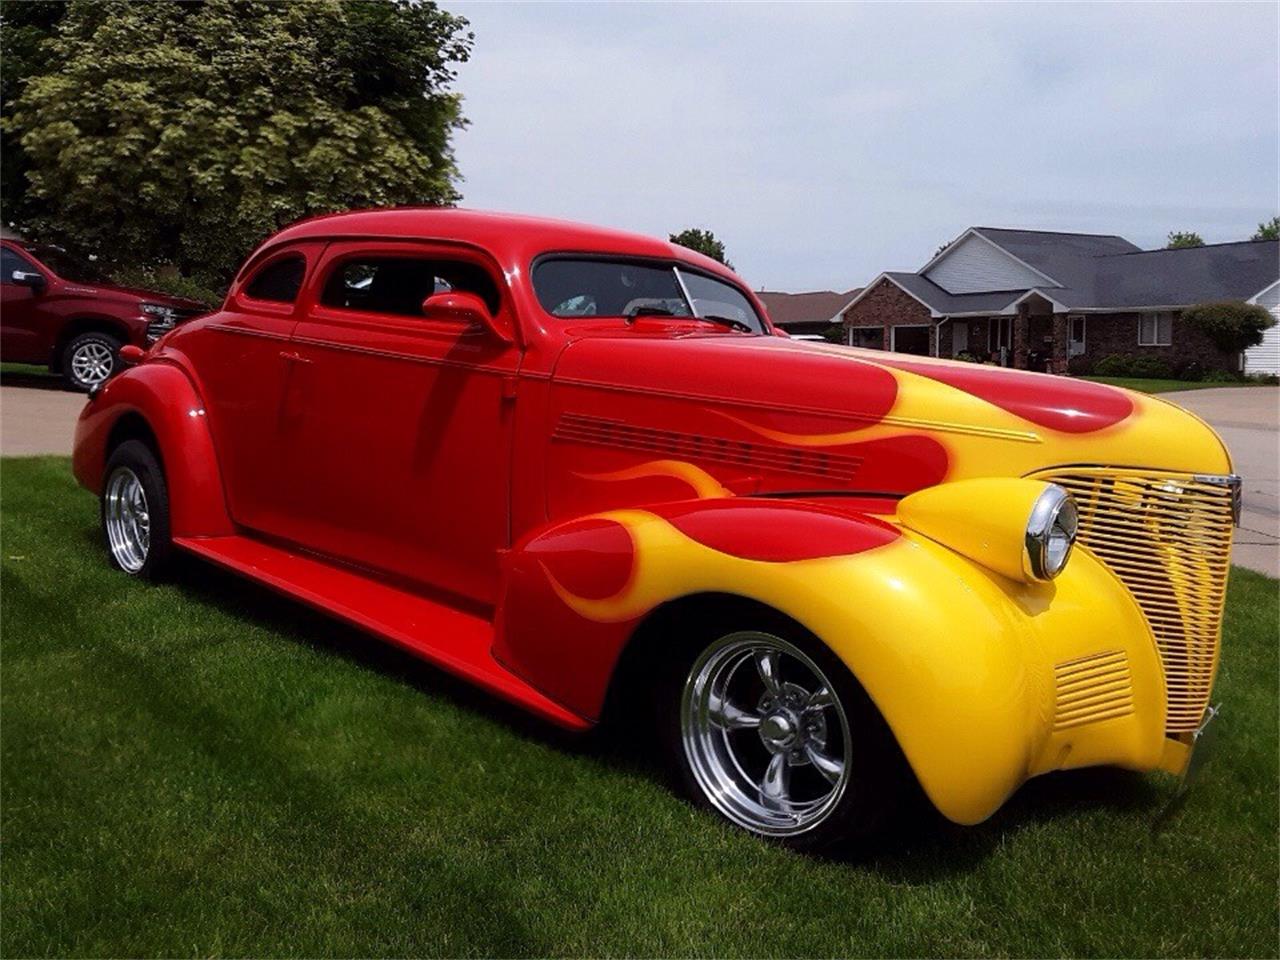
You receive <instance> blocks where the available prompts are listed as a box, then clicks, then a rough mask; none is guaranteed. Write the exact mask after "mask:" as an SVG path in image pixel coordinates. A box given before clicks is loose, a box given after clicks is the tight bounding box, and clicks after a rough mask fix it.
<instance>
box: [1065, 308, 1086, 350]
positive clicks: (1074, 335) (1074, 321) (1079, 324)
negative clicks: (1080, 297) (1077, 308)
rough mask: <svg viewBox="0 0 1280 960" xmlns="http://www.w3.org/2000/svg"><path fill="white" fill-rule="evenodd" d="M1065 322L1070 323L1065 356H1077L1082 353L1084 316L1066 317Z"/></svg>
mask: <svg viewBox="0 0 1280 960" xmlns="http://www.w3.org/2000/svg"><path fill="white" fill-rule="evenodd" d="M1067 323H1069V324H1070V330H1069V332H1068V343H1067V356H1068V357H1078V356H1080V355H1082V354H1083V353H1084V344H1085V340H1084V317H1082V316H1079V315H1078V314H1077V315H1076V316H1072V317H1068V318H1067Z"/></svg>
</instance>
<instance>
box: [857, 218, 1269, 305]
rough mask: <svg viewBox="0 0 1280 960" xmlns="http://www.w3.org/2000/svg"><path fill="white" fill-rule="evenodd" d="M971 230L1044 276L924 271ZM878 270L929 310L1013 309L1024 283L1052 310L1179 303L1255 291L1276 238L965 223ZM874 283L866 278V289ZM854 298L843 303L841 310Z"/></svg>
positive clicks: (1265, 283) (1264, 280)
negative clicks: (998, 283)
mask: <svg viewBox="0 0 1280 960" xmlns="http://www.w3.org/2000/svg"><path fill="white" fill-rule="evenodd" d="M970 235H976V236H979V237H981V238H982V239H984V240H986V241H988V242H990V243H991V244H993V245H995V246H997V247H999V248H1000V249H1001V250H1003V251H1004V252H1006V253H1007V254H1008V255H1009V256H1011V257H1013V258H1015V259H1016V260H1017V261H1018V262H1019V263H1022V264H1025V265H1027V266H1029V267H1031V268H1032V269H1033V270H1035V271H1036V272H1037V273H1040V274H1042V275H1044V276H1045V277H1046V278H1047V279H1049V280H1050V281H1051V282H1050V283H1047V284H1044V285H1040V286H1033V287H1025V288H1023V289H1020V290H1003V291H984V292H979V293H963V294H954V293H949V292H948V291H946V290H944V289H943V288H942V287H940V286H938V284H936V283H934V282H933V281H931V280H930V279H929V278H928V277H927V276H925V275H924V274H925V273H926V271H928V270H929V269H930V268H931V267H933V266H934V265H935V264H937V263H938V262H939V261H940V260H942V259H944V258H945V257H946V256H947V252H948V250H951V249H953V248H955V247H956V246H957V245H958V242H959V241H960V240H963V239H964V238H966V237H968V236H970ZM882 278H888V279H890V280H891V281H892V282H894V283H896V284H897V285H898V286H899V287H901V288H902V289H903V290H904V291H906V292H907V293H908V294H910V295H911V296H912V297H914V298H915V299H917V300H919V301H920V302H921V303H923V304H924V305H925V306H927V307H928V308H929V309H930V311H931V312H932V313H933V315H934V316H935V317H944V316H963V315H966V314H995V313H1000V314H1009V313H1014V312H1016V309H1017V304H1018V303H1019V302H1020V301H1021V300H1023V299H1025V297H1026V296H1027V294H1028V293H1030V292H1031V291H1035V292H1037V293H1039V294H1040V295H1041V296H1043V297H1045V299H1047V300H1050V301H1051V302H1052V304H1053V307H1054V309H1055V310H1080V311H1088V310H1120V309H1142V308H1145V309H1153V308H1157V307H1184V306H1190V305H1192V304H1195V303H1204V302H1207V301H1211V300H1248V299H1250V298H1251V297H1255V296H1257V295H1258V294H1259V293H1260V292H1261V291H1262V290H1264V289H1266V288H1267V287H1269V286H1270V285H1271V284H1273V283H1275V282H1276V281H1277V280H1278V279H1280V241H1276V240H1241V241H1237V242H1233V243H1218V244H1209V245H1206V246H1202V247H1184V248H1178V249H1174V250H1142V249H1140V248H1139V247H1137V246H1136V245H1135V244H1132V243H1130V242H1129V241H1128V240H1126V239H1124V238H1123V237H1118V236H1114V235H1110V234H1086V233H1061V232H1053V231H1047V230H1014V229H1009V228H1005V227H971V228H969V229H968V230H966V231H965V232H964V233H963V234H961V235H960V237H958V238H956V241H953V242H952V243H951V244H949V245H948V248H947V249H946V250H943V251H941V252H940V253H938V255H937V256H935V257H934V258H933V259H932V260H930V261H929V262H928V263H927V264H925V266H924V267H922V268H921V269H920V270H919V271H917V272H915V273H909V272H899V271H891V272H888V273H884V274H881V275H880V277H877V278H876V280H877V281H879V280H880V279H882ZM874 285H875V284H874V283H873V284H869V285H868V286H867V288H866V290H870V289H871V287H872V286H874ZM864 293H865V290H864ZM858 299H861V298H860V297H855V298H854V299H853V300H852V301H851V302H849V303H848V304H846V305H845V307H844V310H847V309H848V308H849V307H851V306H853V304H854V303H856V302H857V301H858ZM844 310H842V311H841V313H843V312H844Z"/></svg>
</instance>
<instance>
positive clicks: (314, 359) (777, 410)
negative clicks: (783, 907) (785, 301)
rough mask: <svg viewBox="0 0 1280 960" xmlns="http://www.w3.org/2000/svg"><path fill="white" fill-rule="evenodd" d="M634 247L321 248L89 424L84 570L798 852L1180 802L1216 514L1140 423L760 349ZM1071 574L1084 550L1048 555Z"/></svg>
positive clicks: (1125, 414) (324, 240)
mask: <svg viewBox="0 0 1280 960" xmlns="http://www.w3.org/2000/svg"><path fill="white" fill-rule="evenodd" d="M773 333H774V332H773V329H772V327H771V325H770V323H769V320H768V318H767V316H766V314H765V312H764V310H763V308H762V307H761V306H760V304H759V302H758V301H757V299H756V297H755V296H754V295H753V294H752V292H751V290H750V288H749V287H748V286H747V285H746V284H745V283H743V282H742V281H741V280H739V279H738V278H737V277H736V276H735V275H734V274H733V273H732V272H730V271H729V270H727V269H725V268H724V267H723V266H721V265H719V264H717V263H715V262H713V261H712V260H709V259H707V258H705V257H703V256H701V255H699V254H696V253H694V252H692V251H689V250H687V249H684V248H682V247H679V246H674V245H672V244H668V243H665V242H662V241H659V240H653V239H649V238H645V237H639V236H633V235H630V234H624V233H619V232H615V231H611V230H604V229H596V228H591V227H585V226H577V225H572V224H565V223H559V222H554V221H546V220H537V219H531V218H524V217H514V216H502V215H496V214H484V213H477V212H470V211H463V210H444V209H399V210H385V211H369V212H360V213H350V214H343V215H334V216H328V217H321V218H318V219H314V220H310V221H306V222H304V223H301V224H299V225H295V226H293V227H290V228H288V229H286V230H284V231H282V232H281V233H279V234H277V235H276V236H274V237H272V238H271V239H270V240H268V241H267V242H266V243H264V244H263V245H262V246H261V247H260V248H259V249H258V250H257V251H255V252H254V253H253V255H252V256H250V258H249V259H248V261H247V262H246V264H245V265H244V267H243V269H242V270H241V271H240V274H239V275H238V276H237V278H236V280H235V282H234V284H233V285H232V287H231V290H230V293H229V294H228V296H227V299H226V302H225V303H224V304H223V305H222V308H221V310H219V311H217V312H215V313H213V314H211V315H209V316H206V317H203V318H200V319H198V320H194V321H192V322H190V323H187V324H184V325H183V326H181V327H179V328H177V329H176V330H173V331H171V332H169V333H168V334H166V335H165V336H164V337H162V338H161V339H160V340H159V341H158V342H157V343H156V344H155V345H154V346H152V347H151V349H150V350H149V351H148V352H147V354H146V356H145V358H143V359H142V360H141V361H140V362H139V363H137V365H136V366H134V367H132V368H130V369H127V370H125V371H124V372H122V373H121V374H120V375H118V376H116V377H115V378H113V379H112V380H111V381H109V382H108V383H107V385H106V386H105V387H104V388H103V389H102V390H101V391H100V392H99V393H98V394H97V396H96V397H95V398H93V399H92V400H91V401H90V402H89V404H88V405H87V406H86V408H85V410H84V413H83V414H82V416H81V418H80V421H79V425H78V428H77V432H76V443H75V458H74V468H75V474H76V477H77V478H78V480H79V482H80V483H81V484H83V485H84V486H85V487H87V488H88V489H89V490H91V491H93V492H94V493H96V494H98V495H99V496H100V497H101V506H102V522H103V528H104V531H105V537H106V542H107V546H108V549H109V551H110V555H111V558H112V559H113V561H114V563H115V564H116V565H117V566H119V567H120V568H121V569H122V570H124V571H125V572H127V573H130V574H132V575H134V576H138V577H142V578H157V577H160V576H161V575H162V574H163V573H164V572H165V570H166V567H167V565H168V564H169V563H170V561H171V560H172V559H173V556H174V554H175V552H176V551H178V550H183V551H188V552H190V553H194V554H196V555H198V556H200V557H204V558H207V559H209V560H211V561H213V562H214V563H217V564H221V565H223V566H225V567H227V568H229V569H231V570H234V571H236V572H238V573H241V574H243V575H245V576H246V577H250V578H253V579H255V580H258V581H260V582H262V583H265V584H268V585H270V586H271V587H273V588H275V589H277V590H280V591H283V592H284V593H286V594H290V595H292V596H294V597H296V598H298V599H299V600H301V601H303V602H305V603H308V604H311V605H313V606H315V607H318V608H320V609H322V610H326V611H329V612H330V613H332V614H333V615H334V616H336V617H339V618H341V619H343V620H347V621H349V622H351V623H354V624H357V625H359V626H360V627H363V628H365V629H366V630H368V631H370V632H372V633H374V634H377V635H378V636H381V637H383V638H385V639H387V640H389V641H391V642H392V643H395V644H398V645H400V646H402V647H404V648H406V649H408V650H410V651H412V652H414V653H415V654H418V655H420V656H422V657H424V658H426V659H427V660H430V661H432V662H434V663H436V664H439V665H440V666H441V667H443V668H444V669H446V670H449V671H452V672H453V673H456V674H458V675H460V676H462V677H465V678H467V679H469V680H471V681H473V682H474V683H476V684H478V685H480V686H481V687H483V688H485V689H487V690H489V691H491V692H492V693H494V694H496V695H498V696H500V697H504V698H506V699H508V700H510V701H513V702H514V703H517V704H519V705H521V706H523V707H525V708H527V709H528V710H530V711H532V712H533V713H535V714H537V715H539V716H541V717H543V718H545V719H547V720H549V721H551V722H552V723H555V724H559V725H561V726H563V727H567V728H570V729H573V730H585V729H586V728H588V727H590V726H592V725H593V724H595V723H597V722H598V721H599V720H600V719H601V718H602V716H604V715H605V712H606V707H607V706H608V707H611V708H616V709H618V710H620V711H621V712H622V713H623V714H624V715H627V716H631V717H635V716H639V715H641V714H642V713H643V712H644V711H651V712H652V719H653V723H654V724H655V730H656V731H657V733H658V735H659V736H660V738H661V740H662V742H663V743H664V744H665V746H666V749H667V752H668V755H669V757H670V760H671V763H672V765H673V768H674V770H675V771H676V772H677V773H678V775H679V778H680V781H681V783H682V784H683V786H684V788H685V789H686V790H687V791H688V793H689V795H690V796H691V797H692V798H694V800H696V801H697V802H699V803H701V804H703V805H705V806H707V807H709V808H711V809H713V810H715V811H717V812H718V813H720V814H721V815H723V816H724V817H726V818H727V819H729V820H730V821H732V822H733V823H735V824H737V825H738V826H740V827H744V828H746V829H747V830H750V831H753V832H755V833H758V834H764V835H767V836H772V837H778V838H781V839H783V840H784V841H786V842H787V843H789V844H791V845H793V846H795V847H798V848H816V847H825V846H828V845H831V844H834V843H840V842H844V841H851V840H858V839H862V838H866V837H868V836H870V835H873V834H875V833H876V831H877V830H878V829H880V826H881V824H882V823H883V820H884V817H885V816H886V815H887V814H888V813H889V812H890V811H891V810H893V809H894V807H895V805H897V803H898V800H899V798H900V796H901V792H902V791H903V790H904V789H908V788H910V784H911V780H912V777H914V778H915V779H916V780H918V782H919V785H920V786H921V787H922V788H923V790H924V792H925V794H926V795H927V796H928V797H929V799H930V800H931V801H932V802H933V803H934V804H935V805H936V806H937V808H938V809H939V810H940V811H941V812H942V813H943V814H944V815H945V816H947V817H949V818H950V819H951V820H953V821H956V822H958V823H963V824H973V823H977V822H979V821H981V820H983V819H984V818H986V817H988V816H989V815H990V814H991V813H992V812H993V811H994V810H996V809H997V808H998V807H999V806H1000V805H1001V804H1002V803H1003V802H1004V800H1005V799H1006V798H1007V797H1008V796H1009V795H1010V793H1012V792H1013V790H1015V789H1016V788H1017V787H1018V785H1019V784H1021V783H1022V782H1023V781H1025V780H1026V779H1027V778H1029V777H1032V776H1035V775H1037V774H1041V773H1045V772H1048V771H1051V770H1059V769H1066V768H1074V767H1084V766H1091V765H1099V764H1110V765H1116V766H1122V767H1128V768H1131V769H1135V770H1143V771H1151V770H1166V771H1172V772H1178V771H1181V770H1183V769H1184V768H1185V766H1186V764H1187V762H1188V759H1189V757H1190V754H1191V750H1192V747H1193V744H1194V742H1195V738H1196V734H1197V731H1198V730H1199V729H1200V728H1201V725H1202V723H1203V722H1204V720H1205V718H1206V716H1207V715H1208V707H1209V702H1210V692H1211V689H1212V686H1213V680H1214V675H1215V672H1216V669H1217V662H1218V644H1219V626H1220V620H1221V615H1222V604H1223V596H1224V590H1225V584H1226V579H1227V570H1228V556H1229V550H1230V543H1231V535H1232V524H1233V509H1234V505H1235V503H1236V502H1237V501H1236V497H1237V494H1238V490H1239V483H1238V480H1237V479H1236V478H1235V477H1233V476H1232V475H1231V463H1230V460H1229V457H1228V454H1227V451H1226V450H1225V448H1224V447H1223V445H1222V443H1221V442H1220V441H1219V439H1218V438H1217V436H1216V435H1215V434H1214V433H1213V432H1212V431H1211V430H1210V429H1209V428H1208V427H1207V426H1205V425H1204V424H1203V423H1201V422H1200V421H1199V420H1197V419H1195V418H1194V417H1192V416H1191V415H1190V414H1188V413H1186V412H1184V411H1182V410H1181V409H1179V408H1177V407H1175V406H1173V405H1172V404H1169V403H1165V402H1163V401H1161V400H1158V399H1156V398H1154V397H1148V396H1144V395H1140V394H1135V393H1129V392H1126V391H1123V390H1118V389H1115V388H1112V387H1109V386H1103V385H1099V384H1093V383H1087V382H1081V381H1075V380H1067V379H1062V378H1057V377H1050V376H1047V375H1044V374H1035V373H1028V372H1025V371H1014V370H1003V369H996V368H991V367H982V366H976V365H973V364H966V363H957V362H950V361H939V360H931V359H928V358H918V357H901V356H895V355H892V354H885V353H882V352H878V351H863V350H852V349H849V348H846V347H840V346H828V345H820V344H812V343H804V342H801V341H798V340H792V339H788V338H785V337H781V336H775V335H773ZM1073 547H1074V548H1073Z"/></svg>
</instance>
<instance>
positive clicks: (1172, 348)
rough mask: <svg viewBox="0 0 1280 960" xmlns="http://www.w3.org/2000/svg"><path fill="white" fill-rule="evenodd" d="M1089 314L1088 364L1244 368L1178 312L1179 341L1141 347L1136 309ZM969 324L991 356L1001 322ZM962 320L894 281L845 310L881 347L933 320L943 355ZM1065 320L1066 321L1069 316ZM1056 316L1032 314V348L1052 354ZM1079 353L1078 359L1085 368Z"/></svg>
mask: <svg viewBox="0 0 1280 960" xmlns="http://www.w3.org/2000/svg"><path fill="white" fill-rule="evenodd" d="M1084 316H1085V318H1086V319H1085V352H1084V354H1083V359H1084V363H1085V364H1086V365H1088V366H1090V367H1091V366H1092V365H1093V364H1095V363H1097V362H1098V361H1099V360H1101V359H1102V358H1103V357H1108V356H1111V355H1113V354H1117V355H1119V356H1122V357H1156V358H1160V359H1163V360H1165V361H1167V362H1168V363H1169V365H1170V367H1171V368H1172V370H1173V371H1174V372H1180V370H1181V369H1182V368H1184V367H1185V366H1187V365H1188V364H1190V363H1198V364H1199V365H1200V366H1201V367H1202V368H1203V369H1205V370H1228V371H1231V372H1235V371H1238V370H1239V369H1240V357H1239V355H1238V354H1232V353H1224V352H1223V351H1221V350H1219V349H1218V348H1217V346H1216V345H1215V344H1214V343H1213V341H1212V340H1210V339H1209V338H1208V337H1207V336H1206V335H1205V334H1204V333H1202V332H1201V331H1200V330H1198V329H1196V328H1194V327H1192V326H1190V325H1188V324H1185V323H1183V322H1182V318H1181V317H1180V316H1179V315H1178V314H1177V313H1176V312H1175V314H1174V318H1173V336H1172V340H1173V343H1172V344H1170V345H1169V346H1165V347H1154V346H1140V345H1139V344H1138V317H1139V314H1137V313H1134V312H1117V313H1089V314H1084ZM962 321H963V322H964V323H967V324H968V326H969V352H970V353H972V354H974V355H975V356H977V357H979V358H981V359H984V360H985V359H988V357H989V346H988V345H989V343H990V339H989V338H990V335H991V334H990V328H991V325H992V324H993V323H994V322H995V320H994V318H990V317H965V318H962ZM955 322H956V321H952V320H948V321H946V322H945V323H943V324H942V325H941V327H939V326H938V324H937V323H936V321H935V320H934V319H933V318H932V317H931V316H930V314H929V309H928V307H926V306H924V305H923V304H922V303H920V301H918V300H916V299H915V298H914V297H912V296H911V295H910V294H908V293H906V292H905V291H904V290H903V289H902V288H901V287H899V286H898V285H897V284H895V283H893V282H892V281H891V280H888V279H882V280H881V281H880V282H879V283H877V284H876V285H875V286H874V287H872V288H871V290H869V291H868V292H867V293H866V294H865V295H864V296H863V297H862V299H861V300H859V301H858V302H857V303H855V304H854V305H853V306H852V307H850V308H849V309H848V310H846V311H845V312H844V325H845V327H846V342H848V337H847V333H848V329H847V328H849V327H859V328H878V329H879V330H880V331H881V340H880V342H879V344H869V345H871V346H877V345H878V346H880V349H884V350H887V349H888V348H889V343H890V339H889V330H890V328H891V327H894V326H898V325H908V326H919V325H922V324H929V325H930V327H931V328H932V329H931V333H930V350H931V352H935V351H936V354H937V355H938V356H942V357H950V356H951V355H952V331H953V325H954V323H955ZM1062 322H1065V320H1063V321H1062ZM1053 331H1054V323H1053V317H1050V316H1045V315H1037V316H1032V317H1030V318H1029V320H1028V324H1027V349H1028V350H1029V351H1032V352H1035V353H1038V354H1039V355H1040V356H1041V358H1042V359H1045V360H1047V359H1049V358H1051V357H1052V353H1053V351H1052V337H1053ZM1080 363H1081V361H1080V359H1079V358H1077V359H1075V360H1073V361H1072V364H1073V368H1076V369H1079V368H1078V366H1077V365H1078V364H1080Z"/></svg>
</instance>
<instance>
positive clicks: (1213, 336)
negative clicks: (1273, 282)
mask: <svg viewBox="0 0 1280 960" xmlns="http://www.w3.org/2000/svg"><path fill="white" fill-rule="evenodd" d="M1182 320H1183V322H1184V323H1187V324H1189V325H1190V326H1192V327H1195V328H1196V329H1198V330H1201V331H1202V332H1203V333H1204V334H1205V335H1206V336H1208V337H1209V339H1210V340H1212V341H1213V342H1214V344H1215V345H1216V346H1217V347H1218V349H1219V350H1221V351H1223V352H1224V353H1239V352H1240V351H1241V350H1245V349H1248V348H1249V347H1253V346H1256V345H1257V344H1259V343H1261V342H1262V334H1263V331H1265V330H1267V329H1269V328H1270V327H1272V326H1274V325H1275V322H1276V318H1275V317H1273V316H1272V315H1271V314H1270V313H1268V312H1267V310H1265V309H1264V308H1263V307H1260V306H1258V305H1257V304H1256V303H1245V302H1244V301H1243V300H1223V301H1220V302H1218V303H1201V304H1198V305H1197V306H1194V307H1189V308H1188V309H1186V310H1184V311H1183V312H1182Z"/></svg>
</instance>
